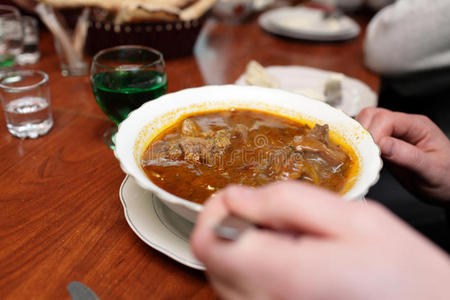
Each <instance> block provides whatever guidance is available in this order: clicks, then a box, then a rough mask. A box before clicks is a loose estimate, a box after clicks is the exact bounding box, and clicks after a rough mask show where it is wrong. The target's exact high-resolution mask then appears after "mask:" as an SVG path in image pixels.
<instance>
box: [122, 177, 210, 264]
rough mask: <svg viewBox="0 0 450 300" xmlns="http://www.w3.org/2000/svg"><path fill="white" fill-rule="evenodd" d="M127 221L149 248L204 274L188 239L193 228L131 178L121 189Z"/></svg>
mask: <svg viewBox="0 0 450 300" xmlns="http://www.w3.org/2000/svg"><path fill="white" fill-rule="evenodd" d="M119 194H120V200H121V201H122V205H123V208H124V212H125V218H126V219H127V222H128V224H129V225H130V227H131V229H133V231H134V232H135V233H136V235H137V236H138V237H139V238H140V239H141V240H143V241H144V242H145V243H146V244H148V245H149V246H150V247H152V248H154V249H156V250H158V251H159V252H161V253H164V254H165V255H167V256H169V257H170V258H172V259H174V260H176V261H178V262H179V263H181V264H183V265H186V266H188V267H191V268H194V269H197V270H205V267H204V266H203V265H202V263H200V262H199V261H198V260H197V259H196V258H195V257H194V255H193V254H192V251H191V248H190V245H189V235H190V233H191V231H192V228H193V224H192V223H191V222H189V221H187V220H185V219H183V218H181V217H180V216H178V215H176V214H175V213H174V212H172V211H171V210H170V209H169V208H167V207H166V206H165V205H164V204H162V203H161V201H159V200H158V199H157V198H156V197H155V196H154V195H153V194H152V193H151V192H149V191H146V190H144V189H142V188H141V187H139V185H137V184H136V182H135V180H134V179H133V177H131V176H127V177H125V179H124V180H123V182H122V185H121V186H120V192H119Z"/></svg>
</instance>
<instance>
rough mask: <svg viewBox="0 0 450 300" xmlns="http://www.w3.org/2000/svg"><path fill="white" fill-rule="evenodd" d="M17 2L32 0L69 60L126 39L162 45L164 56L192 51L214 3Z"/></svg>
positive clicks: (188, 0)
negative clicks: (62, 30)
mask: <svg viewBox="0 0 450 300" xmlns="http://www.w3.org/2000/svg"><path fill="white" fill-rule="evenodd" d="M15 1H16V2H17V3H18V4H21V5H22V6H24V7H30V6H31V5H30V4H29V2H34V10H35V11H37V13H38V14H39V16H40V18H41V19H42V21H43V22H44V23H45V24H46V25H47V27H49V29H50V31H51V32H52V33H53V35H54V36H55V39H56V45H57V49H58V48H59V50H60V51H59V53H61V54H62V57H65V58H67V59H68V58H70V56H74V55H75V56H78V57H77V59H78V60H80V61H83V60H84V59H83V57H84V56H85V55H86V54H88V55H93V54H95V53H97V52H98V51H100V50H102V49H105V48H109V47H114V46H118V45H125V44H136V45H145V46H149V47H153V48H155V49H158V50H160V51H161V52H162V53H163V54H164V57H165V58H175V57H182V56H186V55H191V54H192V51H193V46H194V44H195V41H196V39H197V36H198V34H199V32H200V29H201V27H202V25H203V22H204V21H205V19H206V15H207V12H208V11H209V10H210V8H211V7H212V5H213V4H214V2H215V0H135V1H128V2H124V1H120V0H109V1H101V0H64V1H62V0H40V1H39V2H35V1H30V0H15ZM46 19H47V21H45V20H46ZM50 20H51V22H49V21H50ZM54 21H55V22H56V21H57V22H58V23H59V26H58V25H57V24H55V22H54ZM58 27H60V28H59V29H58ZM52 28H53V29H52ZM61 28H62V29H64V32H65V33H64V34H61V30H60V29H61ZM70 45H71V46H70ZM67 48H71V49H67ZM67 64H68V65H71V62H70V61H68V62H67Z"/></svg>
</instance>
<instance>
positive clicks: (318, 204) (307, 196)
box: [222, 182, 359, 236]
mask: <svg viewBox="0 0 450 300" xmlns="http://www.w3.org/2000/svg"><path fill="white" fill-rule="evenodd" d="M222 196H223V200H224V202H225V205H226V206H227V207H228V210H230V211H231V212H232V213H233V214H235V215H238V216H241V217H243V218H245V219H248V220H250V221H252V222H254V223H256V224H260V225H263V226H266V227H269V228H272V229H275V230H280V231H284V230H286V231H296V232H300V233H305V234H312V235H321V236H336V235H339V234H340V233H342V232H345V231H348V229H349V226H348V222H349V220H350V219H351V217H350V216H351V215H354V214H355V213H357V212H355V210H354V209H353V208H358V209H359V206H358V205H354V204H353V203H349V202H345V201H344V200H342V199H341V198H340V197H339V196H338V195H336V194H334V193H331V192H328V191H325V190H323V189H320V188H317V187H314V186H312V185H311V184H305V183H300V182H284V183H275V184H271V185H267V186H265V187H262V188H258V189H255V190H252V189H249V188H244V187H231V188H228V189H226V190H225V192H224V193H223V195H222Z"/></svg>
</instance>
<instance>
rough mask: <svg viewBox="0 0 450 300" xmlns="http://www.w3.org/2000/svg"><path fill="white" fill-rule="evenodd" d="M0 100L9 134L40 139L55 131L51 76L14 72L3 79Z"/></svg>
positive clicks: (33, 72)
mask: <svg viewBox="0 0 450 300" xmlns="http://www.w3.org/2000/svg"><path fill="white" fill-rule="evenodd" d="M0 100H1V103H2V108H3V112H4V113H5V120H6V127H7V128H8V131H9V132H10V133H11V134H12V135H14V136H16V137H19V138H32V139H34V138H37V137H39V136H42V135H45V134H47V133H48V132H49V130H50V129H51V128H52V127H53V117H52V112H51V107H50V89H49V86H48V75H47V74H46V73H44V72H42V71H37V70H20V71H11V72H8V73H6V74H4V75H2V76H1V77H0Z"/></svg>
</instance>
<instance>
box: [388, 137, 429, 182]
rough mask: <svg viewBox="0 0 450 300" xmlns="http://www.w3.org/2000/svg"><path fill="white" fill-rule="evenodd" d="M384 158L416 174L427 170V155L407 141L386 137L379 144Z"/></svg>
mask: <svg viewBox="0 0 450 300" xmlns="http://www.w3.org/2000/svg"><path fill="white" fill-rule="evenodd" d="M379 146H380V150H381V154H382V156H383V157H384V158H385V159H387V160H389V161H390V162H391V163H394V164H396V165H398V166H400V167H403V168H406V169H408V170H411V171H413V172H416V173H421V172H424V171H426V170H427V168H428V167H427V155H426V153H424V152H423V151H422V150H420V149H419V148H417V147H416V146H414V145H411V144H409V143H407V142H405V141H402V140H399V139H396V138H393V137H384V138H382V139H381V140H380V142H379Z"/></svg>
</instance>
